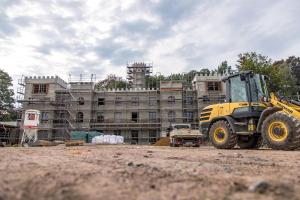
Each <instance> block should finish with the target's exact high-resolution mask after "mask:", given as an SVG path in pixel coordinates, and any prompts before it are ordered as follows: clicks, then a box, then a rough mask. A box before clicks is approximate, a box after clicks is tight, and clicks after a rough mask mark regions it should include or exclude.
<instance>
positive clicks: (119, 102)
mask: <svg viewBox="0 0 300 200" xmlns="http://www.w3.org/2000/svg"><path fill="white" fill-rule="evenodd" d="M121 103H122V97H116V100H115V104H116V106H120V105H121Z"/></svg>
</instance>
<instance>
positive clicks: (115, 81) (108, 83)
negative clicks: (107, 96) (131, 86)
mask: <svg viewBox="0 0 300 200" xmlns="http://www.w3.org/2000/svg"><path fill="white" fill-rule="evenodd" d="M127 86H128V82H127V81H126V80H124V79H123V78H122V77H118V76H116V75H114V74H110V75H108V76H107V77H106V78H105V79H104V80H102V81H99V82H98V83H97V84H96V86H95V88H97V89H113V88H117V89H121V88H126V87H127Z"/></svg>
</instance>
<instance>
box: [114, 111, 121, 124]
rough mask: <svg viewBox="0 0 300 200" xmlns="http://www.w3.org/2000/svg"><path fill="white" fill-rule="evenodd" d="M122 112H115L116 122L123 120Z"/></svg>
mask: <svg viewBox="0 0 300 200" xmlns="http://www.w3.org/2000/svg"><path fill="white" fill-rule="evenodd" d="M121 114H122V113H120V112H115V122H121Z"/></svg>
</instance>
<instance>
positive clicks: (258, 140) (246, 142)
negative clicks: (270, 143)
mask: <svg viewBox="0 0 300 200" xmlns="http://www.w3.org/2000/svg"><path fill="white" fill-rule="evenodd" d="M262 143H263V139H262V137H261V136H260V135H259V136H240V137H239V138H238V141H237V144H238V146H239V147H240V148H241V149H259V148H260V147H261V146H262Z"/></svg>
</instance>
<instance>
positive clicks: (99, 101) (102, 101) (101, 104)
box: [98, 98, 105, 106]
mask: <svg viewBox="0 0 300 200" xmlns="http://www.w3.org/2000/svg"><path fill="white" fill-rule="evenodd" d="M104 104H105V99H104V98H98V106H103V105H104Z"/></svg>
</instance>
